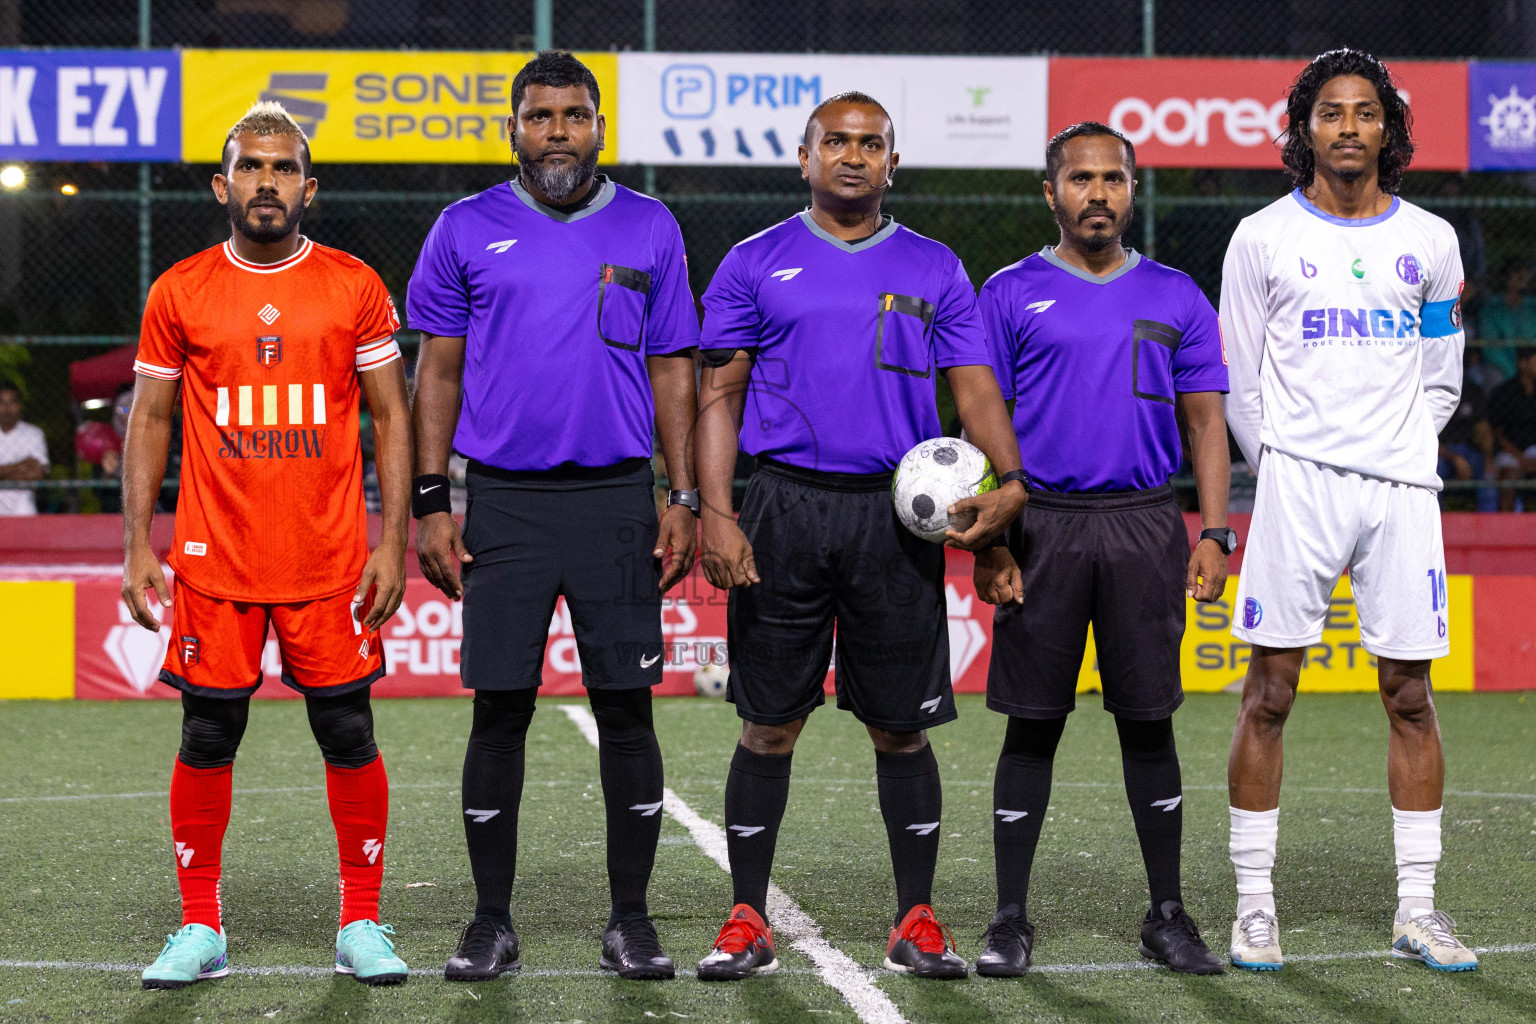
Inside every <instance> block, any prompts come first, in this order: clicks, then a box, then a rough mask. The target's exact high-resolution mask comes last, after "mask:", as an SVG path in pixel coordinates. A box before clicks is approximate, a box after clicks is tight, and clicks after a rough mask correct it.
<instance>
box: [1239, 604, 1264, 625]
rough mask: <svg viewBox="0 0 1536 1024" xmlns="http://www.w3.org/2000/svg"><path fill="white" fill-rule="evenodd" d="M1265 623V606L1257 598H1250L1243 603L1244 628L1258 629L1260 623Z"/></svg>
mask: <svg viewBox="0 0 1536 1024" xmlns="http://www.w3.org/2000/svg"><path fill="white" fill-rule="evenodd" d="M1263 621H1264V606H1263V605H1261V604H1259V602H1258V600H1257V599H1255V598H1252V597H1250V598H1248V600H1246V601H1244V602H1243V628H1244V629H1257V628H1258V626H1259V623H1261V622H1263Z"/></svg>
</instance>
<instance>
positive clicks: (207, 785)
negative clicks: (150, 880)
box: [171, 758, 234, 931]
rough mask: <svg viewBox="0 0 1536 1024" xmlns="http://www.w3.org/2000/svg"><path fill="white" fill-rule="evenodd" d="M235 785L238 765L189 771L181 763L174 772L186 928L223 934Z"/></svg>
mask: <svg viewBox="0 0 1536 1024" xmlns="http://www.w3.org/2000/svg"><path fill="white" fill-rule="evenodd" d="M233 780H234V766H233V765H225V766H224V767H222V768H189V767H187V766H186V765H184V764H182V763H181V759H180V758H177V759H176V767H175V768H174V769H172V771H171V840H172V841H173V842H174V843H175V844H176V881H177V882H178V883H179V884H180V886H181V923H182V924H183V925H189V924H205V925H207V926H208V927H209V928H212V929H213V930H214V931H218V930H219V927H220V920H219V911H220V907H219V877H220V874H221V868H222V864H223V850H224V830H225V829H226V828H228V827H229V803H230V788H231V786H232V784H233Z"/></svg>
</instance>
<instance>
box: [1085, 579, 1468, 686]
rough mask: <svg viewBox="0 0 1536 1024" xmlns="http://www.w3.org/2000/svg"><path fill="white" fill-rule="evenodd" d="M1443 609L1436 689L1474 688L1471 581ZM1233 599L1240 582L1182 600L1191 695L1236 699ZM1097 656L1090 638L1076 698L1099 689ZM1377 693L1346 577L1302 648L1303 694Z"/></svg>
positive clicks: (1238, 674)
mask: <svg viewBox="0 0 1536 1024" xmlns="http://www.w3.org/2000/svg"><path fill="white" fill-rule="evenodd" d="M1446 596H1447V601H1446V604H1447V608H1448V612H1447V615H1448V621H1447V623H1446V626H1447V629H1448V631H1449V633H1450V638H1451V653H1450V656H1449V657H1445V658H1440V659H1438V660H1437V661H1436V662H1435V665H1434V670H1433V671H1434V676H1433V678H1434V684H1435V689H1437V690H1470V689H1472V648H1473V644H1472V577H1471V576H1451V577H1448V579H1447V580H1446ZM1236 600H1237V577H1236V576H1233V577H1232V578H1231V579H1229V580H1228V581H1227V592H1226V595H1225V596H1224V597H1222V599H1221V600H1220V601H1217V602H1213V603H1211V604H1196V603H1195V602H1194V601H1193V600H1191V599H1189V598H1186V599H1185V605H1186V613H1187V619H1186V624H1185V629H1184V647H1183V650H1182V651H1181V654H1180V663H1181V664H1180V668H1181V670H1182V672H1183V675H1184V689H1185V691H1186V692H1188V693H1219V692H1221V691H1222V690H1227V689H1231V690H1232V691H1233V692H1240V691H1241V690H1242V686H1243V676H1244V675H1245V674H1246V672H1247V670H1248V656H1249V647H1248V645H1247V644H1245V643H1243V642H1242V641H1241V640H1239V639H1237V637H1235V636H1233V635H1232V615H1233V605H1234V602H1235V601H1236ZM1100 688H1101V687H1100V684H1099V663H1098V654H1097V652H1096V651H1095V650H1094V644H1093V633H1092V631H1091V630H1090V631H1089V634H1088V651H1087V654H1086V655H1085V656H1084V658H1083V667H1082V670H1081V671H1080V672H1079V673H1078V677H1077V692H1078V693H1095V692H1098V691H1099V690H1100ZM1375 689H1376V659H1375V657H1373V656H1372V655H1371V654H1370V652H1368V651H1367V650H1366V649H1365V648H1364V647H1362V646H1360V619H1359V616H1358V614H1357V613H1356V611H1355V598H1354V593H1353V592H1352V591H1351V590H1350V586H1349V577H1348V576H1344V577H1343V578H1341V579H1340V580H1339V582H1338V585H1337V586H1336V587H1334V590H1333V597H1332V598H1331V599H1330V600H1329V602H1328V617H1327V618H1326V619H1325V620H1324V621H1323V638H1322V640H1321V641H1320V642H1318V643H1316V644H1313V645H1312V646H1311V647H1309V648H1308V649H1307V654H1306V661H1305V663H1304V665H1303V667H1302V670H1301V690H1302V692H1303V693H1305V692H1313V693H1344V692H1371V691H1374V690H1375Z"/></svg>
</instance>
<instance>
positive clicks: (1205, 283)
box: [0, 0, 1536, 509]
mask: <svg viewBox="0 0 1536 1024" xmlns="http://www.w3.org/2000/svg"><path fill="white" fill-rule="evenodd" d="M546 39H547V40H548V41H550V42H552V43H553V44H554V45H556V46H560V47H564V48H570V49H577V50H631V49H632V50H641V49H657V50H678V51H718V52H730V51H751V52H801V53H804V52H827V53H897V54H901V53H911V54H932V53H946V54H1039V53H1052V54H1084V55H1106V54H1127V55H1132V54H1134V55H1140V54H1144V53H1146V52H1156V53H1158V54H1164V55H1183V56H1193V55H1211V56H1261V55H1290V56H1297V55H1303V56H1304V55H1310V54H1312V53H1315V52H1317V51H1319V50H1322V49H1326V48H1330V47H1333V46H1338V45H1344V44H1349V45H1356V46H1361V47H1364V48H1367V49H1370V50H1372V51H1374V52H1377V53H1380V54H1382V55H1384V56H1389V57H1391V56H1399V57H1414V58H1429V57H1440V58H1448V59H1450V58H1453V59H1463V58H1469V57H1477V58H1498V57H1513V56H1520V55H1528V54H1533V53H1536V3H1531V2H1529V0H1518V2H1511V0H1470V2H1467V3H1456V4H1452V3H1449V2H1445V3H1424V2H1422V0H1412V2H1410V0H1379V2H1377V3H1374V4H1370V5H1354V6H1351V5H1341V4H1337V3H1334V2H1326V0H1289V2H1281V3H1270V4H1257V5H1246V6H1243V5H1232V4H1231V3H1230V2H1227V0H1221V2H1217V0H1157V2H1156V3H1155V4H1154V3H1152V2H1151V0H1087V2H1085V3H1081V4H1076V5H1062V4H1056V3H1043V2H1034V0H1030V2H1017V0H786V2H784V3H779V4H762V3H758V2H755V0H707V2H706V0H649V2H647V0H513V2H510V3H509V2H504V0H434V2H432V3H426V2H424V0H152V2H151V0H19V2H18V0H12V2H9V3H0V46H28V47H136V46H141V45H144V44H146V43H147V44H148V45H150V46H153V47H162V48H164V47H177V46H184V47H244V48H268V47H270V48H328V49H336V48H375V49H386V48H415V49H423V50H444V49H475V50H485V49H504V50H517V49H528V48H531V47H532V46H534V45H535V43H536V42H543V41H545V40H546ZM197 86H198V83H197V82H195V81H189V82H187V83H186V84H185V88H186V89H187V90H188V91H189V92H190V91H193V90H195V89H196V88H197ZM1433 130H1434V128H1433V126H1432V125H1423V126H1421V131H1433ZM215 170H216V168H215V167H214V166H212V165H183V164H154V165H143V166H140V165H135V164H33V165H31V166H29V167H28V168H27V173H28V182H27V185H26V187H25V188H23V189H22V190H20V191H17V192H10V193H6V194H4V195H3V196H0V378H4V377H11V378H14V379H19V380H22V381H24V382H25V384H26V387H27V392H28V394H27V403H28V414H27V418H28V419H29V420H31V421H33V422H37V423H39V424H40V425H41V426H43V427H44V429H45V431H46V432H47V434H48V437H49V442H50V454H51V456H52V458H53V465H54V469H53V473H54V475H55V476H58V477H66V478H68V477H80V476H89V475H100V470H99V469H97V468H94V465H93V464H92V463H89V462H87V461H86V460H84V459H82V458H80V457H79V456H78V455H77V453H76V445H75V443H74V437H75V429H76V426H77V424H78V423H79V422H80V421H81V420H82V419H86V420H89V419H93V418H94V419H105V418H107V417H109V416H110V414H111V409H110V403H109V402H106V401H102V400H100V399H98V400H97V401H96V402H94V403H91V404H92V406H93V407H92V408H82V407H81V405H80V404H79V403H78V402H76V401H74V399H73V396H72V393H71V390H70V383H69V367H70V364H71V363H73V362H76V361H78V360H80V359H82V358H86V357H89V356H93V355H100V354H103V353H106V352H109V351H111V350H112V349H113V348H115V347H120V346H121V345H123V344H125V343H128V342H131V341H133V340H134V339H135V337H136V333H137V321H138V314H139V310H140V305H141V301H142V293H143V288H144V285H145V283H146V281H147V279H149V278H152V277H153V275H157V274H159V273H161V272H163V271H164V270H165V269H166V268H168V267H169V266H170V265H171V264H172V263H174V262H176V261H177V260H179V259H182V258H184V257H186V256H188V255H190V254H192V253H194V252H197V251H199V250H201V249H203V248H206V247H208V246H209V245H212V244H215V243H217V242H218V241H220V240H222V239H223V238H225V237H227V234H228V223H227V221H226V219H225V215H224V211H223V209H222V208H221V207H220V206H219V205H218V204H217V203H215V202H214V200H213V199H212V197H211V195H210V193H209V190H208V182H209V179H210V177H211V176H212V174H213V173H214V172H215ZM606 170H607V171H608V173H610V174H611V175H612V176H613V177H614V178H615V179H616V180H618V181H620V182H622V183H624V184H626V185H630V186H632V187H635V188H639V189H642V190H644V191H647V192H649V193H650V194H652V195H656V196H658V197H659V198H661V199H662V200H663V201H665V202H666V203H667V204H668V206H669V207H670V208H671V209H672V211H673V212H674V213H675V215H676V216H677V218H678V220H679V222H680V223H681V225H682V230H683V234H684V238H685V240H686V243H687V246H688V251H689V256H690V267H691V273H692V284H693V287H694V292H695V294H701V293H702V292H703V290H704V287H705V286H706V284H707V283H708V281H709V278H710V276H711V274H712V273H713V271H714V268H715V266H716V265H717V264H718V262H719V260H720V259H721V257H722V256H723V255H724V254H725V252H726V251H727V250H728V249H729V248H730V247H731V246H732V245H733V244H735V243H736V242H737V241H739V240H740V239H742V238H744V237H746V236H748V235H750V234H752V233H754V232H756V231H759V230H761V229H762V228H764V227H766V226H768V225H769V224H772V223H774V222H775V221H777V220H780V219H782V218H784V217H785V216H788V215H789V214H791V213H793V212H794V211H796V210H799V209H801V208H803V207H804V206H805V205H806V204H807V202H808V198H807V195H806V192H805V188H804V183H803V182H802V181H801V180H800V177H799V175H798V173H797V172H795V171H794V170H793V169H788V168H753V167H731V168H725V167H641V166H634V165H620V166H617V167H612V168H606ZM507 174H508V167H507V166H506V165H464V164H441V165H362V164H324V165H321V166H320V167H319V168H318V173H317V176H318V177H319V179H320V183H321V192H320V194H319V197H318V198H317V200H316V202H315V204H314V206H313V207H312V208H311V210H310V212H309V213H308V214H307V216H306V220H305V231H306V233H307V234H309V235H311V236H312V237H314V238H315V239H316V240H317V241H320V242H323V243H325V244H327V245H333V246H336V247H338V248H341V249H344V250H347V251H349V252H352V253H354V254H355V255H357V256H358V257H360V258H361V259H363V260H365V261H366V262H368V263H369V264H370V265H372V266H373V267H375V268H377V269H378V271H379V273H380V274H381V275H382V276H383V278H384V281H385V283H386V284H387V285H388V286H389V288H390V289H391V291H392V292H394V293H395V296H396V299H397V303H399V304H401V305H402V306H403V302H401V301H400V300H403V298H404V293H405V286H406V282H407V280H408V278H409V275H410V272H411V268H412V266H413V264H414V261H415V257H416V253H417V251H418V249H419V247H420V244H421V241H422V239H423V238H424V237H425V235H426V233H427V231H428V229H429V228H430V227H431V225H432V223H433V220H434V219H435V217H436V216H437V214H438V212H439V211H440V210H441V209H442V208H443V207H444V206H445V205H447V204H448V203H450V202H452V201H454V200H456V199H458V198H460V197H462V196H463V195H466V194H469V193H471V192H474V191H477V190H479V189H482V188H485V187H488V186H489V185H491V184H493V183H495V182H497V181H500V180H504V179H505V178H506V177H507ZM1040 181H1041V174H1040V173H1039V172H1038V171H1003V170H936V169H916V170H913V169H906V168H904V169H903V172H902V174H901V176H900V179H899V182H898V188H897V189H896V191H895V192H894V193H893V194H892V195H891V197H890V200H889V208H890V210H891V212H892V213H894V214H895V216H896V217H897V218H898V219H900V220H901V221H903V222H904V223H906V224H908V225H909V226H911V227H912V228H914V229H915V230H917V231H920V232H922V233H924V234H928V235H931V236H933V237H936V238H938V239H940V240H942V241H944V242H945V243H947V244H948V245H950V246H951V247H952V248H953V249H954V250H955V251H956V252H957V253H958V254H959V255H960V256H961V258H962V259H963V260H964V262H965V265H966V268H967V269H968V271H969V272H970V274H971V277H972V279H973V281H975V282H976V283H978V284H979V283H980V282H981V281H983V280H985V278H986V277H987V276H988V275H990V274H991V273H993V272H994V271H995V270H997V269H998V268H1000V267H1002V266H1005V265H1007V264H1008V263H1011V262H1013V261H1015V260H1017V259H1019V258H1021V257H1022V256H1024V255H1026V254H1028V253H1030V252H1033V251H1037V250H1038V249H1040V247H1041V246H1043V245H1046V244H1050V243H1051V242H1053V241H1054V240H1055V237H1056V229H1055V226H1054V224H1053V222H1052V219H1051V215H1050V212H1049V210H1048V209H1047V208H1046V206H1045V204H1044V201H1043V199H1042V198H1041V194H1040ZM1155 186H1156V187H1155V189H1154V190H1145V189H1144V191H1143V195H1142V198H1141V199H1140V201H1139V203H1138V208H1137V220H1136V222H1135V223H1134V224H1133V226H1132V228H1131V231H1130V233H1129V236H1128V242H1129V244H1131V245H1133V246H1136V247H1137V248H1140V249H1142V250H1143V251H1145V252H1147V253H1148V254H1149V255H1153V256H1154V257H1155V258H1157V259H1159V260H1161V261H1163V262H1166V263H1169V264H1171V265H1173V266H1175V267H1178V268H1180V269H1182V270H1185V271H1187V272H1188V273H1190V274H1191V275H1192V276H1193V277H1194V278H1195V279H1196V281H1198V282H1199V284H1200V285H1201V286H1202V287H1203V288H1204V289H1205V290H1206V291H1207V293H1208V294H1209V295H1210V296H1211V298H1212V299H1213V301H1214V300H1215V298H1216V294H1217V289H1218V287H1219V283H1220V271H1221V260H1222V256H1223V254H1224V252H1225V249H1226V244H1227V241H1228V239H1229V237H1230V235H1231V233H1232V230H1233V228H1234V227H1235V226H1236V224H1237V222H1238V220H1239V219H1241V218H1242V217H1243V216H1245V215H1247V214H1248V213H1250V212H1252V211H1254V210H1256V209H1258V208H1259V207H1261V206H1263V205H1264V204H1266V203H1268V202H1270V201H1272V200H1273V199H1274V198H1275V197H1276V196H1277V195H1280V194H1282V193H1283V192H1284V191H1286V190H1287V188H1288V187H1289V185H1288V182H1287V181H1286V179H1285V177H1284V176H1283V175H1282V174H1280V173H1278V172H1267V171H1236V170H1212V169H1202V170H1176V169H1167V168H1164V169H1160V170H1159V171H1157V172H1156V177H1155ZM1403 193H1404V195H1405V196H1406V197H1408V198H1411V199H1413V200H1414V201H1415V202H1418V203H1421V204H1422V205H1425V206H1427V207H1429V208H1430V209H1432V210H1433V211H1434V212H1436V213H1438V214H1440V215H1441V216H1443V217H1446V218H1447V219H1448V220H1450V221H1451V222H1452V223H1453V224H1454V225H1455V226H1456V228H1457V231H1458V234H1459V235H1460V236H1461V240H1462V248H1463V259H1464V262H1465V264H1466V268H1467V277H1468V299H1467V302H1466V307H1467V311H1468V315H1469V316H1468V318H1469V324H1470V325H1472V326H1473V327H1474V330H1475V326H1476V324H1477V314H1478V309H1479V305H1480V304H1481V302H1482V301H1483V300H1484V298H1485V297H1486V296H1488V295H1489V294H1491V293H1497V292H1499V291H1500V290H1502V288H1503V286H1504V282H1505V280H1506V278H1507V274H1506V271H1507V269H1508V268H1510V267H1518V266H1521V265H1524V264H1525V263H1526V262H1527V261H1528V260H1530V259H1531V258H1532V256H1533V255H1536V254H1533V253H1532V246H1531V241H1530V240H1531V238H1533V237H1536V178H1533V177H1532V176H1531V175H1526V174H1515V173H1480V174H1458V173H1453V172H1413V173H1410V174H1409V175H1408V177H1407V180H1406V182H1405V184H1404V188H1403ZM402 341H403V342H405V343H407V344H409V343H410V342H412V341H414V337H413V336H412V335H410V334H404V335H402ZM124 383H127V382H126V381H125V382H124ZM111 487H112V484H111V482H110V481H108V482H107V483H106V484H105V485H103V486H101V487H97V488H87V489H84V490H83V491H81V492H80V493H79V494H75V493H72V492H70V491H69V490H68V489H66V488H63V487H60V488H58V489H55V490H53V491H50V492H45V500H44V502H42V504H45V505H48V506H50V507H54V508H83V509H90V508H95V507H110V506H111V503H112V500H113V498H112V492H111ZM1474 497H1475V495H1474V494H1473V492H1472V491H1471V490H1469V491H1468V492H1467V497H1466V499H1465V500H1466V501H1467V502H1471V501H1473V500H1474Z"/></svg>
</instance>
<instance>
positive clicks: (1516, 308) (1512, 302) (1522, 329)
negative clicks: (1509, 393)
mask: <svg viewBox="0 0 1536 1024" xmlns="http://www.w3.org/2000/svg"><path fill="white" fill-rule="evenodd" d="M1503 283H1504V288H1503V290H1502V291H1500V292H1499V293H1498V294H1497V295H1490V296H1488V301H1487V302H1485V303H1483V311H1482V315H1481V316H1480V317H1479V318H1478V327H1479V331H1478V335H1479V337H1481V338H1482V339H1483V342H1484V344H1483V362H1484V363H1485V364H1487V366H1488V367H1490V368H1491V369H1494V370H1497V371H1498V373H1499V377H1500V379H1501V380H1509V379H1510V378H1511V377H1513V376H1514V375H1515V349H1514V347H1513V346H1512V345H1499V344H1495V342H1500V341H1506V342H1507V341H1520V342H1526V343H1529V342H1530V341H1531V339H1532V338H1536V298H1532V297H1531V296H1530V295H1527V294H1526V293H1525V289H1526V287H1527V286H1529V285H1530V283H1531V268H1530V265H1529V264H1527V263H1518V262H1517V263H1511V264H1510V265H1509V266H1508V267H1507V268H1506V269H1505V271H1504V278H1503Z"/></svg>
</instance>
